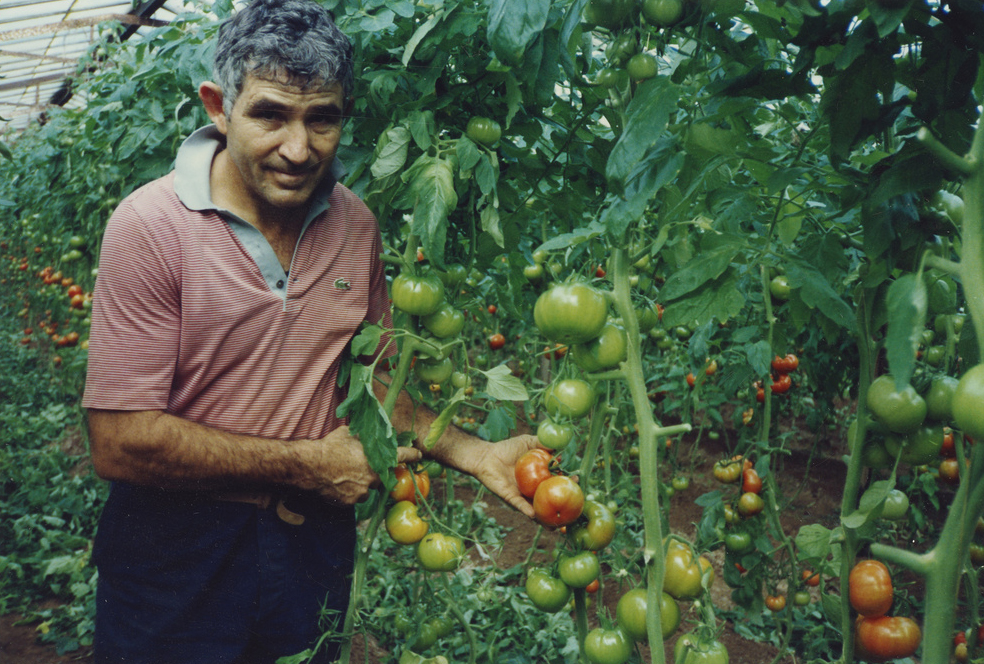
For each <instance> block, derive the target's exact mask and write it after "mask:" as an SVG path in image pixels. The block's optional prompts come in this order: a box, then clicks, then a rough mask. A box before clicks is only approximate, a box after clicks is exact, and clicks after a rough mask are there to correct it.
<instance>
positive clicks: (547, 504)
mask: <svg viewBox="0 0 984 664" xmlns="http://www.w3.org/2000/svg"><path fill="white" fill-rule="evenodd" d="M583 509H584V492H583V491H582V490H581V487H580V486H578V484H577V482H575V481H574V480H572V479H571V478H569V477H567V476H565V475H554V476H553V477H548V478H547V479H545V480H543V481H542V482H540V485H539V486H538V487H537V488H536V493H535V494H534V496H533V512H534V513H535V514H536V520H537V521H539V522H540V523H542V524H543V525H545V526H553V527H558V526H566V525H568V524H571V523H574V522H575V521H577V518H578V517H579V516H581V511H582V510H583Z"/></svg>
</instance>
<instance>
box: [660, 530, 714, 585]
mask: <svg viewBox="0 0 984 664" xmlns="http://www.w3.org/2000/svg"><path fill="white" fill-rule="evenodd" d="M705 572H706V573H708V574H709V575H710V576H711V578H712V579H713V574H714V569H713V568H712V567H711V562H710V561H709V560H708V559H707V558H706V557H704V556H699V557H698V559H697V560H694V556H693V553H692V552H691V550H690V547H688V546H686V545H685V544H682V543H680V542H678V541H676V540H673V541H672V542H670V544H669V546H668V547H667V550H666V568H665V571H664V575H663V590H665V591H666V592H668V593H670V595H671V596H673V597H674V598H676V599H696V598H697V597H700V595H701V593H702V592H703V583H702V578H703V575H704V573H705Z"/></svg>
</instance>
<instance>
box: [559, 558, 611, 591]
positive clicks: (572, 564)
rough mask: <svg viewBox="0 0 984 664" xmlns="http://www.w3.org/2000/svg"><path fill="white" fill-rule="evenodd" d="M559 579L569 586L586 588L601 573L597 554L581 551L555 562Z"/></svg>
mask: <svg viewBox="0 0 984 664" xmlns="http://www.w3.org/2000/svg"><path fill="white" fill-rule="evenodd" d="M557 572H558V573H559V574H560V579H561V581H563V582H564V583H566V584H567V585H568V586H570V587H571V588H586V587H588V585H590V583H591V582H592V581H594V580H595V579H597V578H598V575H599V574H600V573H601V563H599V562H598V556H596V555H595V554H593V553H591V552H590V551H582V552H581V553H577V554H574V555H573V556H569V557H567V558H563V559H562V560H561V561H560V562H559V563H558V564H557Z"/></svg>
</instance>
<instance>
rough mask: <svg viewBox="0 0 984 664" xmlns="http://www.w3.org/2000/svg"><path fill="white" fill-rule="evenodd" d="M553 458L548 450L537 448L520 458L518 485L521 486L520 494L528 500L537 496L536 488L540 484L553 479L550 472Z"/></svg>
mask: <svg viewBox="0 0 984 664" xmlns="http://www.w3.org/2000/svg"><path fill="white" fill-rule="evenodd" d="M551 461H553V456H552V455H551V454H550V452H548V451H547V450H544V449H541V448H536V449H535V450H530V451H529V452H527V453H526V454H524V455H523V456H521V457H520V458H519V461H517V462H516V468H515V471H516V484H518V485H519V492H520V493H521V494H523V495H524V496H526V497H527V498H533V496H534V495H536V488H537V487H538V486H540V482H542V481H543V480H545V479H547V478H548V477H552V476H553V473H551V472H550V462H551Z"/></svg>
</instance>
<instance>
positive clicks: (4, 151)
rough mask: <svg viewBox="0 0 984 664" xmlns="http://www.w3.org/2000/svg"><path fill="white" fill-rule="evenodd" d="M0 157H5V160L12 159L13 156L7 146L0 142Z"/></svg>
mask: <svg viewBox="0 0 984 664" xmlns="http://www.w3.org/2000/svg"><path fill="white" fill-rule="evenodd" d="M0 156H2V157H6V158H7V159H13V158H14V154H13V153H12V152H11V151H10V148H9V147H7V144H6V143H4V142H3V141H0Z"/></svg>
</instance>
